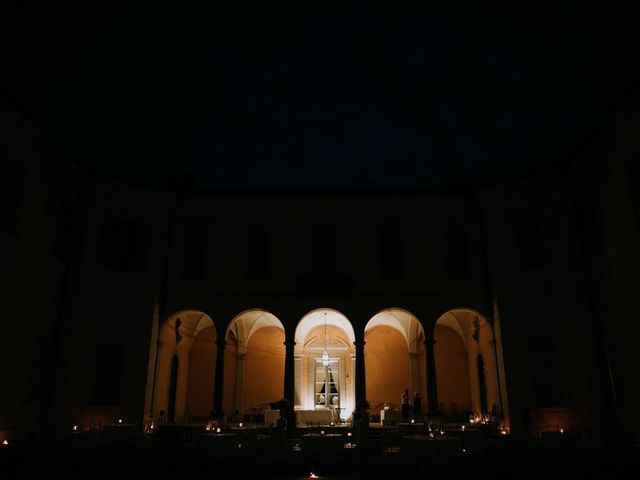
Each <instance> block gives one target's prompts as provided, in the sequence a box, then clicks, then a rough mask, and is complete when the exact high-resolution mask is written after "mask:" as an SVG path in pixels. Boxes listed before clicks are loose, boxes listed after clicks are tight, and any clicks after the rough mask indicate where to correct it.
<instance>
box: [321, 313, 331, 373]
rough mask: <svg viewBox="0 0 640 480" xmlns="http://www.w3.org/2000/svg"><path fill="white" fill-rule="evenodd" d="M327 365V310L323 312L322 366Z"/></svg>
mask: <svg viewBox="0 0 640 480" xmlns="http://www.w3.org/2000/svg"><path fill="white" fill-rule="evenodd" d="M327 365H329V352H327V312H324V352H322V366H323V367H326V366H327Z"/></svg>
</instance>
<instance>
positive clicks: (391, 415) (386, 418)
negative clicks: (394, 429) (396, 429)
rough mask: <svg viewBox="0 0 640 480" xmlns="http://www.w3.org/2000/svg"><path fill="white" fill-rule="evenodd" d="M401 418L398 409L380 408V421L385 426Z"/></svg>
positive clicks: (393, 423) (394, 423)
mask: <svg viewBox="0 0 640 480" xmlns="http://www.w3.org/2000/svg"><path fill="white" fill-rule="evenodd" d="M401 420H402V412H401V411H400V410H380V423H382V425H385V426H390V425H396V424H398V423H399V422H400V421H401Z"/></svg>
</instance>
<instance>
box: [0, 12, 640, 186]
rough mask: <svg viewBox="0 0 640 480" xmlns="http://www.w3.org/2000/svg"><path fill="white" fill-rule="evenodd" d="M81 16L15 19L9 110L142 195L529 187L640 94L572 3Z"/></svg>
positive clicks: (608, 17) (607, 26)
mask: <svg viewBox="0 0 640 480" xmlns="http://www.w3.org/2000/svg"><path fill="white" fill-rule="evenodd" d="M84 3H89V5H85V4H83V3H79V2H73V3H70V2H63V3H62V4H56V5H55V6H53V5H52V6H49V7H46V8H48V9H49V10H48V11H44V10H41V11H39V12H37V14H36V13H35V12H34V11H32V10H29V11H28V10H26V9H25V10H24V11H22V12H16V16H15V22H13V25H14V26H15V27H16V28H15V30H14V31H13V32H11V33H12V35H13V39H14V41H12V42H11V43H10V49H9V53H8V57H7V61H8V65H9V67H10V68H9V74H8V75H7V76H6V77H5V78H4V80H3V89H4V91H5V95H6V96H7V97H8V98H9V99H10V100H11V101H13V102H14V103H15V104H16V105H17V106H19V107H20V108H21V109H22V110H24V111H25V112H26V113H27V114H28V115H29V116H30V117H31V118H33V119H34V120H35V121H36V122H37V123H38V124H40V125H41V126H42V127H43V129H44V130H45V131H46V132H47V134H48V135H49V136H50V137H51V138H53V139H55V140H56V141H57V142H58V143H59V144H60V145H62V146H63V148H65V150H67V151H68V152H69V153H70V154H71V155H73V156H74V157H76V158H78V159H80V160H81V161H83V162H85V163H86V164H88V165H90V166H96V167H99V168H101V169H104V170H106V171H108V172H112V173H115V174H117V175H121V176H125V177H127V178H130V179H133V180H136V181H141V182H146V183H154V184H163V183H166V178H167V172H168V171H169V170H172V169H192V170H194V171H195V172H196V173H197V174H198V178H199V182H200V184H202V185H204V186H211V187H340V186H347V187H354V186H355V187H358V186H416V185H431V184H437V183H442V182H446V181H447V179H448V178H450V177H451V174H452V172H455V170H456V169H459V168H465V167H472V168H492V169H494V171H495V177H496V178H498V179H500V178H505V177H509V176H512V175H520V174H526V173H527V172H530V171H532V170H535V169H537V168H540V167H541V166H544V165H549V164H552V163H554V162H558V161H562V160H563V159H566V158H569V157H571V156H572V155H574V154H575V152H576V151H577V150H578V149H579V148H580V146H581V145H583V144H584V143H585V141H586V140H587V139H588V138H589V137H590V136H591V135H593V133H594V131H596V130H597V129H598V128H600V127H602V126H603V125H605V124H606V122H607V121H608V119H609V118H610V117H611V115H612V113H613V112H615V111H616V109H618V108H619V107H620V106H621V105H622V104H623V103H624V102H625V101H627V100H628V99H629V98H630V97H631V96H632V95H633V94H634V92H637V90H638V89H637V85H638V83H637V82H638V80H639V78H640V76H639V75H638V67H637V66H636V65H634V64H635V63H637V62H636V61H635V57H634V56H633V55H631V56H630V54H631V52H633V51H634V49H635V48H636V47H637V46H638V42H637V37H636V35H637V34H636V30H637V29H633V28H632V27H633V25H632V24H631V21H630V17H629V16H628V15H627V14H626V12H622V11H612V10H607V11H603V10H589V9H587V7H585V6H584V5H583V3H582V2H566V1H559V2H555V3H554V6H553V9H551V10H541V7H540V4H539V3H536V4H535V7H531V8H529V7H527V6H523V5H522V4H521V2H512V3H516V5H510V6H509V7H506V8H494V7H488V6H487V5H481V4H480V3H479V2H469V3H468V4H465V3H459V4H455V5H454V4H452V3H451V2H443V3H447V5H446V6H443V7H421V8H419V9H416V10H412V9H404V10H398V9H397V8H398V7H397V5H395V4H396V3H398V2H376V1H367V2H365V1H362V2H354V3H350V4H349V5H348V6H345V5H344V4H343V3H342V2H323V3H321V4H317V5H313V6H296V5H294V4H293V3H289V2H276V1H273V2H264V3H262V4H261V5H262V6H260V7H255V8H249V7H247V6H246V5H243V6H238V7H220V6H217V5H214V6H210V7H197V8H191V7H184V6H181V2H174V3H173V4H171V5H163V4H162V3H161V2H159V3H152V4H149V5H148V6H145V7H142V6H135V7H134V6H131V5H128V4H127V3H129V2H107V1H95V2H84ZM211 3H214V4H216V3H232V2H211ZM233 3H236V2H233ZM301 3H302V4H308V2H301ZM627 18H628V19H629V20H628V21H625V19H627Z"/></svg>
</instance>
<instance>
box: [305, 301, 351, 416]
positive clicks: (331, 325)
mask: <svg viewBox="0 0 640 480" xmlns="http://www.w3.org/2000/svg"><path fill="white" fill-rule="evenodd" d="M354 341H355V333H354V330H353V326H352V325H351V322H349V320H348V319H347V317H345V316H344V315H343V314H342V313H340V312H338V311H337V310H333V309H329V308H320V309H317V310H313V311H312V312H309V313H308V314H306V315H305V316H304V317H303V318H302V319H301V320H300V322H298V326H297V327H296V331H295V342H296V345H295V350H294V357H295V409H296V410H297V411H298V422H299V423H302V424H308V423H329V422H332V421H333V422H338V421H340V420H341V419H342V420H344V419H346V418H348V417H349V415H351V412H353V409H354V408H355V347H354Z"/></svg>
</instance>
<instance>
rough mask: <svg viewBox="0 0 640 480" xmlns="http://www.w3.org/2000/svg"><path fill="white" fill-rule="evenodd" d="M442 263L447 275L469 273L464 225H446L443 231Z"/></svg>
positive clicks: (457, 275) (456, 275)
mask: <svg viewBox="0 0 640 480" xmlns="http://www.w3.org/2000/svg"><path fill="white" fill-rule="evenodd" d="M444 263H445V272H446V275H447V276H449V277H466V276H468V275H469V247H468V245H467V230H466V229H465V228H464V227H448V228H446V229H445V231H444Z"/></svg>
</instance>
